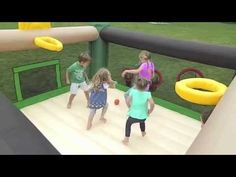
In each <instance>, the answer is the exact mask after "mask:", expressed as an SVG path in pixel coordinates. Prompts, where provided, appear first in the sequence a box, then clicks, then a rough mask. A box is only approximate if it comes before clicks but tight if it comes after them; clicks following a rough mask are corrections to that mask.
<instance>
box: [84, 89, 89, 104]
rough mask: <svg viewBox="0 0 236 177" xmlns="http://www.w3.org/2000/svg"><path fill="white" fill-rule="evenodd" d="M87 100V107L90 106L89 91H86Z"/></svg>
mask: <svg viewBox="0 0 236 177" xmlns="http://www.w3.org/2000/svg"><path fill="white" fill-rule="evenodd" d="M84 94H85V97H86V100H87V106H88V105H89V92H88V91H84Z"/></svg>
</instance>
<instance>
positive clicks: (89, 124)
mask: <svg viewBox="0 0 236 177" xmlns="http://www.w3.org/2000/svg"><path fill="white" fill-rule="evenodd" d="M95 113H96V109H90V113H89V117H88V123H87V130H89V129H90V128H91V127H92V122H93V118H94V115H95Z"/></svg>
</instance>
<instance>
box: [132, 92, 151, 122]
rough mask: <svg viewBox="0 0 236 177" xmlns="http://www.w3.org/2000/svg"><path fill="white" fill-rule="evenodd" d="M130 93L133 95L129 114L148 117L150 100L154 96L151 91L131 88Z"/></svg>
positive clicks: (141, 117) (136, 116)
mask: <svg viewBox="0 0 236 177" xmlns="http://www.w3.org/2000/svg"><path fill="white" fill-rule="evenodd" d="M128 94H129V96H130V97H131V106H130V108H129V111H128V116H130V117H132V118H136V119H146V118H147V117H148V100H149V99H150V98H151V97H152V95H151V93H150V92H147V91H139V90H137V89H135V88H131V89H130V90H129V93H128Z"/></svg>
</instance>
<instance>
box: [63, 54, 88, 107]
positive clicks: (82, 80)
mask: <svg viewBox="0 0 236 177" xmlns="http://www.w3.org/2000/svg"><path fill="white" fill-rule="evenodd" d="M90 63H91V57H90V55H89V54H88V53H81V54H80V56H79V61H77V62H75V63H74V64H72V65H71V66H70V67H69V68H68V69H67V70H66V83H67V84H70V83H71V86H70V93H71V95H70V98H69V102H68V104H67V108H68V109H70V108H71V104H72V101H73V99H74V97H75V96H76V94H77V91H78V88H79V87H80V88H81V89H82V90H83V91H84V94H85V97H86V99H87V103H88V101H89V92H88V91H89V86H88V84H87V83H86V80H88V78H87V75H86V73H85V69H86V68H87V67H88V65H89V64H90Z"/></svg>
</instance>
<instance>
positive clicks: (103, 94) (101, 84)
mask: <svg viewBox="0 0 236 177" xmlns="http://www.w3.org/2000/svg"><path fill="white" fill-rule="evenodd" d="M115 84H116V82H115V81H113V80H112V78H111V73H110V71H109V70H108V69H106V68H101V69H99V70H98V71H97V73H96V74H95V75H94V76H93V78H92V88H91V90H90V91H91V93H90V97H89V105H88V107H89V108H90V114H89V117H88V123H87V130H89V129H90V128H91V127H92V121H93V118H94V116H95V114H96V110H97V109H100V108H102V114H101V117H100V120H101V121H103V122H104V123H105V122H106V119H105V117H104V115H105V113H106V111H107V108H108V103H107V89H108V88H109V87H110V88H115Z"/></svg>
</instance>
